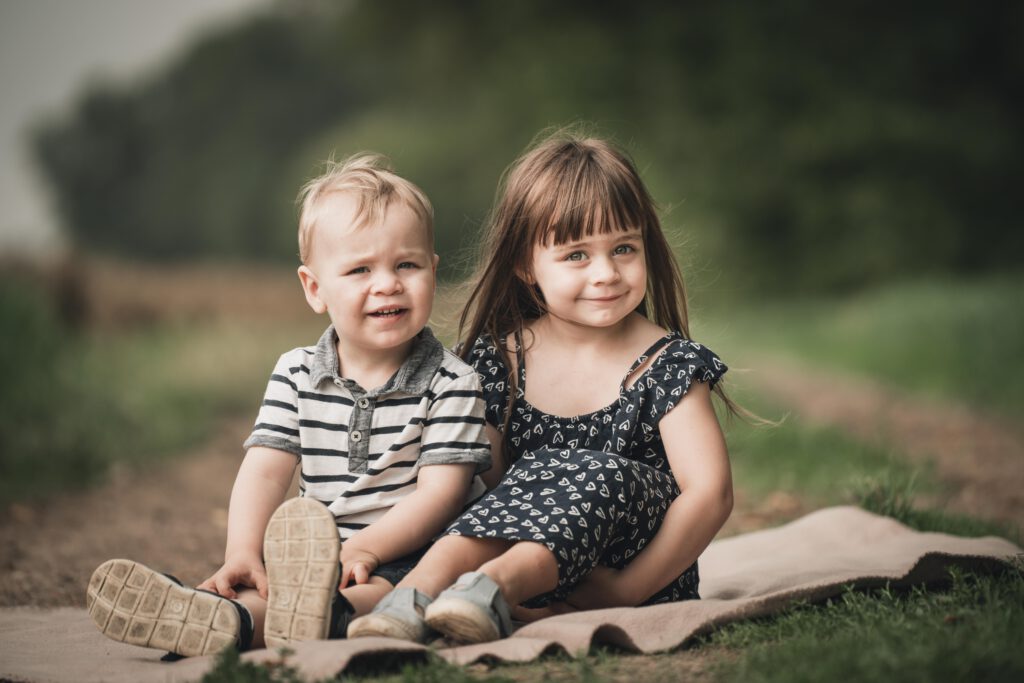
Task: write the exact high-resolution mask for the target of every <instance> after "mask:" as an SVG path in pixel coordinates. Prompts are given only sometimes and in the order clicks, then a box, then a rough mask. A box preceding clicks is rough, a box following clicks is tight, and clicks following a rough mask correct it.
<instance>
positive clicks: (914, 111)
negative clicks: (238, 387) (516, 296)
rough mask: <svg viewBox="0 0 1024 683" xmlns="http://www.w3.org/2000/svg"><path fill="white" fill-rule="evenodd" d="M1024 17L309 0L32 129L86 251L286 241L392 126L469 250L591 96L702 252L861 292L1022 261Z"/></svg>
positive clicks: (914, 10)
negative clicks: (318, 165)
mask: <svg viewBox="0 0 1024 683" xmlns="http://www.w3.org/2000/svg"><path fill="white" fill-rule="evenodd" d="M1022 26H1024V6H1022V5H1021V4H1020V3H1012V2H999V1H997V0H992V1H983V2H978V3H958V2H953V1H952V0H940V1H932V2H927V3H925V2H923V1H912V2H905V3H898V4H895V5H894V4H892V3H887V2H882V1H881V0H862V1H860V2H856V3H847V4H842V5H827V6H826V5H822V4H821V3H814V2H811V1H810V0H784V1H782V2H776V3H740V2H722V3H714V4H710V3H696V2H645V3H640V4H637V5H631V6H627V5H624V4H622V3H618V2H610V1H601V2H593V1H584V0H564V1H563V2H559V3H546V2H539V1H537V0H531V1H528V2H516V3H490V2H479V1H477V2H474V1H469V0H436V1H435V2H431V3H420V2H415V1H414V0H389V1H387V2H351V3H341V4H333V3H320V2H309V1H292V2H286V3H282V4H279V5H277V6H276V7H275V9H273V10H271V11H268V13H267V14H266V15H265V16H262V17H259V18H257V19H255V20H250V21H248V22H246V23H244V24H242V25H240V26H237V27H235V28H231V29H228V30H225V31H223V32H221V33H219V34H216V35H212V36H208V37H207V38H205V39H204V40H201V41H199V42H198V43H197V44H196V45H195V47H194V48H193V49H192V50H191V51H190V52H189V53H188V54H187V55H185V57H183V59H182V60H180V61H179V62H178V63H176V64H174V65H172V66H171V67H170V68H169V69H168V70H167V71H166V72H164V73H161V74H157V75H156V76H154V77H153V78H151V79H150V80H148V81H147V82H144V83H142V84H139V85H135V86H124V87H120V88H113V87H105V88H104V87H100V88H95V89H93V90H92V91H90V92H88V93H86V94H85V96H83V98H82V100H81V102H80V104H79V106H78V107H77V108H76V110H75V113H74V114H73V115H72V116H71V118H70V119H69V120H65V121H57V122H53V123H51V124H50V125H48V126H46V127H44V128H43V129H41V130H40V132H39V134H38V136H37V145H36V147H37V151H38V157H39V159H40V162H41V165H42V167H43V169H44V172H45V174H46V176H47V177H48V178H49V179H50V181H51V185H52V187H53V190H54V193H55V195H56V197H57V199H58V204H59V206H60V207H61V212H62V216H63V217H64V220H65V223H66V224H67V226H68V228H69V230H70V231H71V232H72V233H73V234H74V235H75V237H76V238H77V239H78V240H79V241H80V242H81V243H82V244H83V245H84V246H86V247H88V248H93V249H101V250H106V251H115V252H119V253H123V254H131V255H138V256H145V257H151V258H166V257H173V258H185V257H195V256H204V255H217V256H220V257H223V256H236V257H239V258H244V257H258V258H291V259H294V254H295V247H294V222H295V217H294V206H293V204H292V200H293V197H294V193H295V191H296V189H297V188H298V187H299V185H300V184H301V183H302V181H303V180H304V179H305V178H306V177H308V176H309V175H310V174H311V173H313V172H314V170H315V162H316V161H317V160H321V159H323V158H325V157H327V156H328V155H330V154H331V153H332V152H335V153H337V154H338V155H345V154H349V153H351V152H354V151H357V150H359V149H364V148H375V149H378V150H379V151H382V152H384V153H386V154H388V155H390V156H391V157H392V158H393V159H394V160H395V163H396V166H397V168H398V170H399V171H400V172H402V173H403V174H405V175H407V176H409V177H410V178H412V179H413V180H414V181H416V182H418V183H420V184H421V185H422V186H423V187H424V189H425V190H426V191H427V192H428V194H429V195H430V196H431V198H432V199H433V201H434V203H435V205H436V207H437V211H438V227H439V229H438V245H439V249H440V250H441V251H442V253H444V254H446V255H448V256H450V255H451V254H452V253H453V252H454V251H456V250H457V249H458V248H460V247H462V246H466V245H468V244H471V243H472V242H473V236H474V235H475V230H476V228H477V226H478V225H479V223H480V222H482V220H483V219H484V216H485V213H486V210H487V206H488V204H489V203H490V201H491V199H492V197H493V188H494V187H495V185H496V184H497V180H498V177H499V174H500V170H501V169H502V168H503V167H505V166H506V165H507V164H508V163H509V162H510V161H511V160H512V159H513V158H514V156H515V155H516V154H517V153H518V152H519V151H520V150H521V149H522V148H523V147H524V146H525V145H526V144H527V143H528V141H529V140H530V139H531V138H532V137H533V136H534V135H535V134H536V133H537V132H538V131H540V130H541V129H543V128H545V127H547V126H551V125H558V124H565V123H569V122H573V121H578V120H584V121H595V122H597V123H598V124H599V126H600V130H601V131H602V132H603V133H605V134H611V135H613V136H615V137H617V138H618V139H619V140H621V141H623V142H624V143H626V144H627V146H629V147H630V148H631V149H632V151H633V152H634V153H635V154H636V156H637V158H638V160H639V162H640V163H641V166H642V167H643V171H644V174H645V177H646V178H647V180H648V182H649V183H650V184H651V186H652V188H653V189H654V194H655V196H657V197H659V198H660V199H661V200H662V201H663V202H664V203H665V204H666V205H668V206H669V207H671V206H677V205H679V204H681V203H683V202H685V203H684V204H683V208H682V210H680V211H677V212H674V213H672V214H670V215H669V220H668V224H669V225H670V226H671V227H672V228H673V229H680V228H681V229H683V230H685V231H686V232H687V233H690V234H692V235H693V236H694V237H695V239H694V240H692V241H691V244H694V245H696V247H695V248H696V249H698V250H699V252H700V258H699V259H697V260H698V261H701V260H706V261H707V262H710V263H713V264H722V265H721V269H725V270H730V269H731V270H732V273H731V274H730V276H729V277H730V278H734V280H735V281H737V282H742V284H744V285H746V286H750V287H758V288H762V289H763V288H766V287H767V288H775V289H777V290H781V291H785V290H797V289H799V290H804V289H831V290H836V289H849V288H854V287H858V286H862V285H864V284H866V283H870V282H877V281H878V280H880V279H885V278H895V277H903V276H905V275H908V274H913V273H922V272H929V271H936V270H957V271H978V270H984V269H992V268H1008V267H1019V266H1020V265H1021V261H1022V256H1021V255H1022V254H1024V238H1022V237H1021V231H1019V230H1017V229H1016V223H1017V222H1018V220H1019V217H1020V216H1021V213H1022V210H1024V206H1022V203H1024V200H1022V199H1021V194H1020V193H1019V192H1018V191H1017V190H1016V187H1015V184H1016V182H1017V180H1016V179H1018V178H1020V177H1024V173H1022V171H1024V167H1022V166H1024V157H1022V155H1021V153H1020V152H1021V151H1022V149H1024V145H1022V143H1024V140H1022V127H1021V123H1020V122H1021V121H1022V120H1024V111H1022V108H1024V104H1022V103H1024V98H1022V92H1021V89H1022V84H1024V78H1022V76H1024V73H1022V72H1024V41H1022V40H1021V38H1022V36H1021V35H1020V33H1021V28H1022ZM453 261H454V262H455V263H456V266H455V267H454V268H451V267H450V269H449V270H448V271H447V272H448V273H449V274H459V273H461V272H463V271H462V270H461V269H460V268H458V259H451V258H446V261H445V262H446V263H448V264H449V266H450V265H451V263H452V262H453ZM716 267H717V265H716Z"/></svg>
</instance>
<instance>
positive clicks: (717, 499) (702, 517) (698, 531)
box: [569, 382, 733, 609]
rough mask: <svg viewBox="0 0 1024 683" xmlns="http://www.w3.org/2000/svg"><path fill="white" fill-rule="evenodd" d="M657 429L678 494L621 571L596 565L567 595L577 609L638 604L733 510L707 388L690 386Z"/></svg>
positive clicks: (689, 560) (692, 556)
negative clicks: (652, 533) (644, 544)
mask: <svg viewBox="0 0 1024 683" xmlns="http://www.w3.org/2000/svg"><path fill="white" fill-rule="evenodd" d="M659 428H660V430H661V438H662V441H663V442H664V444H665V452H666V453H667V455H668V460H669V465H670V466H671V468H672V473H673V475H674V476H675V478H676V481H677V482H678V484H679V488H680V490H681V493H680V495H679V497H678V498H676V499H675V501H673V502H672V504H671V505H670V506H669V509H668V511H667V512H666V514H665V519H664V521H663V522H662V525H661V528H660V529H659V530H658V533H657V534H656V535H655V537H654V539H653V540H651V542H650V543H649V544H648V545H647V547H646V548H644V549H643V551H641V552H640V553H639V554H638V555H637V557H636V559H634V560H633V561H632V562H631V563H630V564H629V565H628V566H626V568H624V569H622V570H621V571H615V570H611V569H604V568H600V567H599V568H598V569H597V570H595V572H594V573H593V574H592V575H591V577H589V578H588V579H587V580H586V581H585V582H584V583H583V584H581V586H580V588H579V589H578V590H577V591H576V592H574V593H573V594H572V595H571V596H570V597H569V603H570V604H572V605H574V606H576V607H580V608H583V609H592V608H596V607H614V606H626V605H638V604H640V603H642V602H643V601H644V600H646V599H647V598H649V597H651V596H652V595H654V594H655V593H657V592H658V591H659V590H660V589H661V588H663V587H664V586H667V585H668V584H669V583H671V582H672V581H673V580H674V579H676V578H677V577H678V576H679V575H680V574H682V573H683V571H685V570H686V568H687V567H689V566H690V565H691V564H693V562H694V561H695V560H696V559H697V557H699V556H700V554H701V553H702V552H703V551H704V549H705V548H707V546H708V544H709V543H711V540H712V539H713V538H714V537H715V534H717V533H718V531H719V529H721V528H722V525H723V524H725V521H726V520H727V519H728V518H729V513H730V512H732V502H733V497H732V473H731V470H730V467H729V455H728V451H727V449H726V445H725V438H724V436H723V435H722V430H721V427H720V426H719V424H718V419H717V417H716V416H715V411H714V408H713V407H712V405H711V392H710V390H709V388H708V386H707V384H704V383H696V382H695V383H694V385H693V386H692V387H691V388H690V390H689V391H688V392H687V394H686V395H685V396H684V397H683V400H682V401H680V402H679V404H678V405H677V406H676V407H675V408H674V409H672V410H670V411H669V412H668V414H666V415H665V417H663V418H662V420H661V422H660V424H659Z"/></svg>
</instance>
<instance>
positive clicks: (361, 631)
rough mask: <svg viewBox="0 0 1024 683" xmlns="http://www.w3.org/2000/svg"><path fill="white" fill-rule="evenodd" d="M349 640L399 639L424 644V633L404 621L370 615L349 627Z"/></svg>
mask: <svg viewBox="0 0 1024 683" xmlns="http://www.w3.org/2000/svg"><path fill="white" fill-rule="evenodd" d="M347 635H348V637H349V638H369V637H374V636H375V637H378V638H397V639H398V640H410V641H412V642H414V643H422V642H423V637H424V635H425V634H424V633H423V632H422V631H420V630H419V629H417V628H414V627H410V626H409V625H408V624H406V623H405V622H403V621H400V620H398V619H393V618H392V617H389V616H388V615H386V614H374V613H373V612H371V613H370V614H367V615H364V616H362V617H359V618H358V619H356V620H355V621H353V622H352V623H351V624H350V625H349V627H348V634H347Z"/></svg>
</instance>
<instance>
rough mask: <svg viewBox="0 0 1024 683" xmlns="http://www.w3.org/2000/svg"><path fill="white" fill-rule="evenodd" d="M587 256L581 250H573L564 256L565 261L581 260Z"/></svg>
mask: <svg viewBox="0 0 1024 683" xmlns="http://www.w3.org/2000/svg"><path fill="white" fill-rule="evenodd" d="M586 257H587V255H586V254H584V253H583V252H582V251H574V252H572V253H571V254H569V255H567V256H566V257H565V260H566V261H582V260H583V259H585V258H586Z"/></svg>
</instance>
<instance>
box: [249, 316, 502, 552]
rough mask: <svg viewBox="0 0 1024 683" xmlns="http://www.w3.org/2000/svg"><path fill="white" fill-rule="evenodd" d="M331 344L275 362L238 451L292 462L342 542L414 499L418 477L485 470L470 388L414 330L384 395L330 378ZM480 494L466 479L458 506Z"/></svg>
mask: <svg viewBox="0 0 1024 683" xmlns="http://www.w3.org/2000/svg"><path fill="white" fill-rule="evenodd" d="M337 341H338V337H337V335H336V334H335V332H334V327H333V326H332V327H328V328H327V331H326V332H324V334H323V336H322V337H321V338H320V341H319V342H317V344H316V346H313V347H304V348H298V349H294V350H292V351H289V352H287V353H285V354H284V355H282V356H281V358H280V359H279V360H278V362H277V365H276V366H275V367H274V371H273V373H272V374H271V376H270V382H269V383H268V384H267V392H266V394H265V396H264V398H263V404H262V406H261V407H260V412H259V417H257V419H256V426H255V427H253V431H252V434H251V435H250V436H249V438H248V439H246V441H245V444H244V448H246V449H248V448H252V447H253V446H266V447H269V448H276V449H278V450H282V451H287V452H289V453H294V454H295V455H296V456H298V457H299V458H300V462H301V469H302V472H301V477H302V478H301V481H300V484H299V489H300V492H301V495H303V496H307V497H309V498H314V499H316V500H319V501H320V502H322V503H323V504H324V505H326V506H327V507H328V508H330V510H331V512H333V513H334V518H335V521H336V523H337V525H338V533H339V535H340V536H341V538H342V540H344V539H346V538H348V537H350V536H351V535H352V534H354V533H355V532H357V531H359V530H360V529H362V528H364V527H366V526H369V525H370V524H372V523H373V522H375V521H376V520H378V519H380V518H381V517H382V516H383V515H384V513H385V512H387V511H388V510H389V509H390V508H391V507H392V506H393V505H395V504H396V503H397V502H398V501H400V500H402V498H404V497H405V496H407V495H409V494H410V493H412V492H413V491H414V490H416V477H417V474H418V473H419V468H420V467H423V466H426V465H441V464H449V463H474V464H475V465H476V472H477V473H479V472H482V471H484V470H486V469H488V468H489V467H490V466H491V456H490V444H489V443H488V441H487V437H486V436H485V435H484V402H483V397H482V395H481V392H480V380H479V378H478V376H477V374H476V372H475V371H474V370H473V368H471V367H470V366H469V365H467V364H465V363H463V362H462V361H461V360H460V359H459V358H458V357H457V356H455V355H454V354H453V353H451V352H450V351H447V350H446V349H445V348H444V346H442V345H441V342H439V341H438V340H437V339H436V338H435V337H434V335H433V333H432V332H431V331H430V328H424V329H423V331H422V332H420V333H419V334H418V335H417V336H416V338H415V341H414V344H413V348H412V351H411V352H410V354H409V357H408V358H407V359H406V360H405V363H403V364H402V367H400V368H399V369H398V371H397V372H396V373H395V374H394V375H393V376H392V377H391V379H389V380H388V381H387V383H386V384H384V386H381V387H377V388H375V389H370V390H366V389H364V388H363V387H361V386H359V384H358V383H356V382H354V381H353V380H351V379H346V378H344V377H341V376H340V375H339V373H338V353H337V347H336V344H337ZM484 489H485V486H484V484H483V481H481V479H480V477H477V476H474V477H473V483H472V486H471V487H470V491H469V494H468V496H467V499H466V500H467V502H468V501H470V500H474V499H476V498H477V497H479V496H480V495H481V494H482V493H483V491H484Z"/></svg>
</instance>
